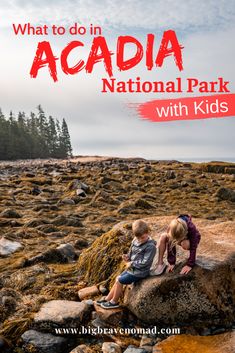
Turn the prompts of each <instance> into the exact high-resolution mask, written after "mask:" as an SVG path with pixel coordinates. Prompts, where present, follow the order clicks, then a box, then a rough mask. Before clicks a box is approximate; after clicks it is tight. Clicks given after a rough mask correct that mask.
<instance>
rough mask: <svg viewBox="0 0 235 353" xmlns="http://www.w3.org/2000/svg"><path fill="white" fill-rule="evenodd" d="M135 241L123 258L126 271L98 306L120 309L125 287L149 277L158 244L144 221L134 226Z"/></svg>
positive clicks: (137, 222)
mask: <svg viewBox="0 0 235 353" xmlns="http://www.w3.org/2000/svg"><path fill="white" fill-rule="evenodd" d="M132 231H133V234H134V239H133V241H132V243H131V247H130V250H129V252H128V254H124V255H123V256H122V258H123V260H124V261H126V262H127V263H128V268H127V270H126V271H124V272H122V273H121V274H120V276H118V277H117V279H116V282H115V284H114V285H113V287H112V289H111V291H110V292H109V294H108V295H107V296H106V297H105V298H104V299H101V300H97V301H96V303H97V305H100V306H101V307H102V308H104V309H113V308H118V307H119V304H118V301H119V298H120V297H121V295H122V291H123V285H126V284H131V283H135V282H137V281H139V280H141V279H143V278H145V277H147V276H149V272H150V267H151V264H152V262H153V258H154V256H155V253H156V242H155V240H152V239H151V238H150V236H149V228H148V225H147V223H146V222H144V221H143V220H137V221H135V222H133V224H132Z"/></svg>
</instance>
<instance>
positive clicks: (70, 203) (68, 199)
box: [59, 197, 75, 205]
mask: <svg viewBox="0 0 235 353" xmlns="http://www.w3.org/2000/svg"><path fill="white" fill-rule="evenodd" d="M60 203H61V204H64V205H75V201H74V200H72V199H70V198H68V197H65V198H64V199H62V200H61V201H59V204H60Z"/></svg>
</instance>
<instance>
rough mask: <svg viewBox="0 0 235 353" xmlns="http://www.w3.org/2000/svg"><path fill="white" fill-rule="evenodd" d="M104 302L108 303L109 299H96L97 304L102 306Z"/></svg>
mask: <svg viewBox="0 0 235 353" xmlns="http://www.w3.org/2000/svg"><path fill="white" fill-rule="evenodd" d="M104 303H107V300H106V299H104V298H103V299H99V300H96V304H97V305H99V306H101V305H102V304H104Z"/></svg>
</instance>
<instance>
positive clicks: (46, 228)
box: [37, 224, 58, 234]
mask: <svg viewBox="0 0 235 353" xmlns="http://www.w3.org/2000/svg"><path fill="white" fill-rule="evenodd" d="M37 229H38V230H40V232H43V233H46V234H49V233H54V232H57V231H58V229H57V228H56V227H54V226H53V225H51V224H44V225H42V226H39V227H37Z"/></svg>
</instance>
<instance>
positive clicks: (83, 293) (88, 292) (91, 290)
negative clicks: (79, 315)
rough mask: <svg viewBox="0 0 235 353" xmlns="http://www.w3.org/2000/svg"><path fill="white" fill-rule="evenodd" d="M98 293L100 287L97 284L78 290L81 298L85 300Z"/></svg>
mask: <svg viewBox="0 0 235 353" xmlns="http://www.w3.org/2000/svg"><path fill="white" fill-rule="evenodd" d="M97 294H99V289H98V288H97V286H91V287H85V288H82V289H80V290H79V291H78V296H79V299H80V300H83V299H84V298H87V297H93V296H95V295H97Z"/></svg>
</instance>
